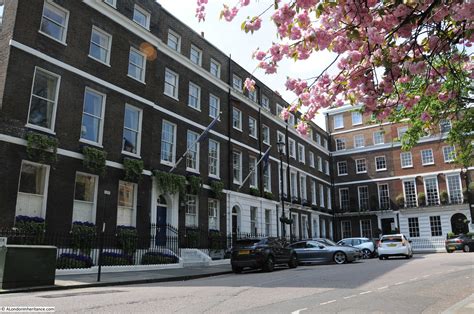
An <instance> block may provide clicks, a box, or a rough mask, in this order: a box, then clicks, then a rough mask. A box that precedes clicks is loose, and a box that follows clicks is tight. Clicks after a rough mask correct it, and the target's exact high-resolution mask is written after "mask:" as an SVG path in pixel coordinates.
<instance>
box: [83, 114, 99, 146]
mask: <svg viewBox="0 0 474 314" xmlns="http://www.w3.org/2000/svg"><path fill="white" fill-rule="evenodd" d="M99 132H100V119H99V118H96V117H93V116H90V115H87V114H84V115H83V117H82V127H81V138H83V139H85V140H89V141H92V142H98V141H99V134H100V133H99Z"/></svg>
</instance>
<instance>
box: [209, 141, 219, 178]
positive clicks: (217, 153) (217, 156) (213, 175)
mask: <svg viewBox="0 0 474 314" xmlns="http://www.w3.org/2000/svg"><path fill="white" fill-rule="evenodd" d="M211 142H214V143H215V144H216V150H217V152H216V157H214V156H211V150H210V149H209V150H208V160H210V159H211V158H212V159H216V167H215V168H216V173H212V172H211V168H210V167H209V169H208V173H209V177H212V178H216V179H219V178H220V143H219V142H218V141H215V140H213V139H209V147H210V143H211ZM210 164H211V162H210V161H208V165H210Z"/></svg>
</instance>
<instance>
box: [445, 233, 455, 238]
mask: <svg viewBox="0 0 474 314" xmlns="http://www.w3.org/2000/svg"><path fill="white" fill-rule="evenodd" d="M446 237H447V238H448V239H452V238H455V237H456V235H455V234H454V232H448V234H447V235H446Z"/></svg>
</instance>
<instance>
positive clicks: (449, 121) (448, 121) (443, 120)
mask: <svg viewBox="0 0 474 314" xmlns="http://www.w3.org/2000/svg"><path fill="white" fill-rule="evenodd" d="M443 123H446V124H447V125H448V124H449V130H448V131H446V132H443V130H442V128H443V126H442V125H443ZM452 128H453V124H452V122H451V120H449V119H441V121H440V122H439V132H440V133H441V134H446V133H449V132H450V131H451V129H452Z"/></svg>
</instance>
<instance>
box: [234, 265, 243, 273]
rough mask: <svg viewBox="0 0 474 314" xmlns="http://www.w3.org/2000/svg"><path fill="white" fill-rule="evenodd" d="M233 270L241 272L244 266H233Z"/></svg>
mask: <svg viewBox="0 0 474 314" xmlns="http://www.w3.org/2000/svg"><path fill="white" fill-rule="evenodd" d="M232 271H233V272H234V273H235V274H240V273H241V272H242V267H238V266H232Z"/></svg>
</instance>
